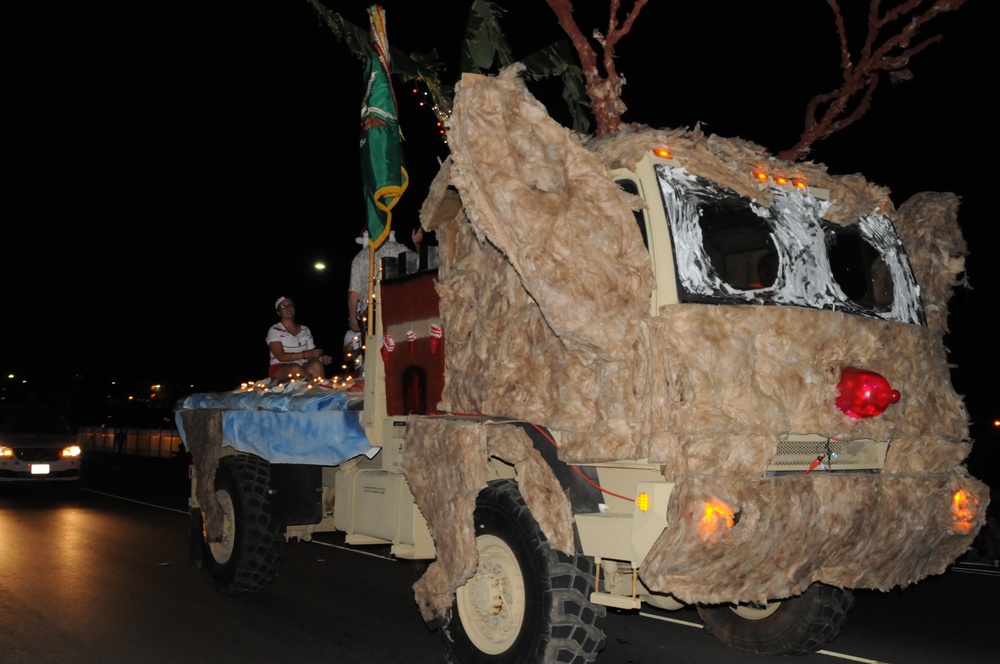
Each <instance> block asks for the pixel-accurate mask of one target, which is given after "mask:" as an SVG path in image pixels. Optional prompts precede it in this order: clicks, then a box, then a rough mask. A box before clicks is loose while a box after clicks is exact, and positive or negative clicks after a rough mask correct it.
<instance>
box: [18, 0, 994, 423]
mask: <svg viewBox="0 0 1000 664" xmlns="http://www.w3.org/2000/svg"><path fill="white" fill-rule="evenodd" d="M20 4H22V5H25V6H23V7H18V8H15V9H8V10H6V14H7V20H6V21H5V22H6V24H7V28H8V31H9V32H10V33H11V34H13V35H16V36H17V37H16V38H15V41H14V42H13V45H12V48H11V50H12V53H13V57H12V58H11V59H10V60H9V61H8V69H9V70H10V71H12V77H11V79H10V82H11V83H12V86H11V87H8V89H7V93H6V94H5V99H6V104H5V106H6V107H7V109H8V113H7V116H8V117H9V118H10V121H9V124H8V127H9V131H8V134H7V139H6V143H7V145H8V146H9V147H8V148H7V149H5V150H4V154H5V156H6V159H7V161H8V167H7V168H6V169H5V170H6V172H7V173H8V177H7V181H6V187H5V190H6V192H7V196H5V208H6V211H5V213H4V220H5V221H4V228H5V233H4V237H5V240H6V241H5V243H4V259H3V280H4V281H3V282H4V283H5V284H6V286H7V307H6V308H5V311H6V312H7V313H6V314H5V316H6V324H5V325H4V326H3V328H4V334H5V337H4V339H3V340H2V343H0V348H2V355H0V369H2V370H3V372H4V374H7V373H8V372H10V371H12V370H13V371H16V372H18V374H19V375H27V376H31V375H32V374H33V373H34V374H36V375H40V376H45V377H46V378H48V377H49V376H51V375H58V374H61V373H65V372H74V373H85V374H97V375H102V376H103V375H107V376H111V377H119V378H135V379H138V380H142V381H150V382H163V383H170V382H190V383H192V384H195V385H197V386H198V388H199V389H230V388H232V387H235V386H236V385H238V384H239V382H241V381H243V380H246V379H251V378H259V377H261V376H262V375H263V374H264V371H263V369H264V366H265V364H266V348H265V344H264V335H265V332H266V328H267V326H268V325H269V324H270V323H271V322H272V321H273V320H274V315H273V303H274V300H275V299H276V298H277V297H278V296H279V295H289V296H292V297H295V298H296V299H297V301H298V303H299V320H300V322H303V323H305V324H307V325H309V326H310V327H312V328H313V331H314V333H315V334H316V336H317V337H318V341H319V344H320V345H321V346H326V347H328V348H331V349H332V348H335V347H336V346H337V345H338V343H339V341H340V339H341V335H342V333H343V330H342V323H341V321H342V320H343V318H344V312H345V310H346V306H345V303H344V300H345V294H346V288H347V271H348V268H347V263H348V261H349V258H350V257H351V256H352V255H353V254H354V253H355V252H356V251H357V250H358V249H359V248H360V247H359V246H358V245H357V244H355V243H354V241H353V240H354V237H355V235H356V233H357V230H358V228H359V226H360V225H361V224H362V223H363V212H362V207H361V185H360V177H359V175H358V167H357V161H358V152H357V141H358V129H357V116H358V108H359V105H360V101H361V93H362V89H361V64H360V62H359V61H358V60H357V59H355V58H354V57H353V56H352V55H351V54H350V53H349V52H348V51H347V49H346V48H345V47H344V46H343V45H341V44H340V43H339V42H338V41H337V40H336V39H335V38H334V37H333V35H332V33H331V32H330V31H329V29H328V28H326V27H325V26H324V25H322V24H321V23H320V22H319V21H318V19H317V17H316V15H315V12H314V11H313V9H312V8H311V7H310V6H309V4H308V3H307V2H305V0H300V1H298V2H290V1H287V0H285V1H281V2H278V1H276V0H269V1H264V0H248V1H245V2H235V3H197V9H195V5H194V4H192V3H153V4H151V3H135V2H128V3H126V2H121V1H116V0H110V1H109V2H104V3H20ZM369 4H371V3H370V2H354V1H341V2H336V3H334V2H329V3H328V5H330V6H331V7H333V8H334V9H335V10H336V11H339V12H340V13H341V14H342V15H344V16H345V17H346V18H348V19H349V20H353V21H354V22H356V23H358V24H362V25H363V24H366V21H367V18H366V14H365V8H366V7H368V6H369ZM500 4H504V3H500ZM507 4H508V5H509V6H516V9H515V10H513V11H512V12H511V13H510V14H508V16H507V19H506V20H505V21H504V23H503V26H504V28H505V30H506V32H507V34H508V36H509V37H510V38H511V41H512V43H513V44H514V49H515V55H525V54H526V53H527V52H529V51H530V50H534V49H535V48H538V47H540V46H542V45H544V44H547V43H549V42H551V41H553V40H555V39H557V38H560V37H562V36H563V35H562V32H561V31H560V29H559V27H558V25H557V24H556V22H555V18H554V16H553V15H552V13H551V10H549V8H548V7H547V6H546V5H545V3H544V2H543V0H531V1H530V2H529V1H527V0H522V1H520V2H517V3H507ZM577 4H583V3H580V2H578V3H577ZM587 4H588V5H591V4H593V5H603V4H604V3H590V2H588V3H587ZM623 4H630V3H623ZM728 4H731V5H735V7H728V6H727V8H726V9H725V10H723V9H721V5H720V4H719V3H676V2H655V1H654V2H651V3H650V4H649V5H647V6H646V8H645V9H644V10H643V13H642V15H641V16H640V18H639V21H638V22H637V24H636V27H635V29H634V30H633V31H632V33H631V34H629V35H628V36H627V37H626V38H625V39H624V40H623V42H622V43H621V44H620V46H619V49H618V55H619V58H618V67H619V71H620V72H621V73H623V74H624V76H625V77H626V79H627V85H626V87H625V90H624V94H623V98H624V101H625V103H626V104H627V105H628V106H629V111H628V112H627V113H626V115H625V116H624V119H625V120H626V121H631V122H640V123H644V124H649V125H654V126H670V127H672V126H691V125H693V124H694V123H696V122H701V123H702V124H703V127H704V128H705V129H706V130H707V131H710V132H714V133H718V134H722V135H729V136H731V135H740V136H742V137H744V138H747V139H750V140H753V141H755V142H757V143H760V144H762V145H764V146H766V147H768V148H770V149H772V150H773V151H778V150H780V149H782V148H785V147H788V146H790V145H791V144H792V143H794V142H795V139H796V138H797V137H798V135H799V133H800V132H801V127H802V122H803V116H804V109H805V104H806V102H807V100H808V99H809V97H810V96H812V95H813V94H816V93H819V92H823V91H826V90H828V89H830V88H832V87H834V86H835V85H836V84H837V76H838V65H839V52H838V47H837V42H836V34H835V31H834V26H833V20H832V13H831V11H830V9H829V8H828V6H827V4H826V3H825V2H820V1H819V0H816V1H815V2H812V3H763V4H762V3H727V5H728ZM851 4H853V3H851ZM60 5H66V6H60ZM470 5H471V0H464V1H462V2H450V1H449V2H438V3H417V2H412V1H405V2H384V3H383V7H385V9H386V12H387V17H388V33H389V41H390V43H391V44H393V45H394V46H398V47H400V48H402V49H404V50H407V51H414V50H418V51H429V50H431V49H432V48H436V49H437V50H438V52H439V54H441V55H442V57H443V58H444V59H445V61H446V62H447V63H448V64H449V65H450V66H451V67H452V68H453V69H452V70H451V71H452V72H453V73H452V74H451V76H452V80H453V78H454V76H455V74H454V67H455V66H456V63H457V58H456V54H457V49H458V46H459V44H460V42H461V39H462V34H463V28H464V22H465V18H466V14H467V10H468V7H469V6H470ZM429 6H433V7H435V9H432V10H429V9H427V7H429ZM441 7H447V8H446V9H443V8H441ZM987 7H988V3H986V2H984V1H983V0H970V1H969V2H967V3H966V5H965V6H964V7H963V8H962V9H960V10H959V11H958V12H956V13H953V14H945V15H942V16H940V17H938V18H937V19H935V20H934V21H933V22H932V23H931V24H930V25H929V26H928V31H927V33H926V34H928V35H929V34H942V35H943V36H944V39H943V41H941V42H939V43H937V44H935V45H933V46H931V47H930V48H929V49H928V50H927V51H925V52H924V53H922V54H920V55H918V56H917V57H916V58H914V59H913V61H912V63H911V70H912V72H913V74H914V77H915V78H914V80H912V81H909V82H906V83H905V84H902V85H891V84H889V83H888V82H887V81H885V82H883V83H882V85H881V86H880V87H879V89H878V91H877V92H876V96H875V100H874V105H873V109H872V111H871V112H869V113H868V115H866V116H865V117H864V118H862V120H861V121H859V122H858V123H857V124H856V125H855V126H853V127H851V128H849V129H847V130H845V131H843V132H840V133H838V134H835V135H834V136H833V137H831V138H829V139H827V140H825V141H823V142H821V143H818V144H816V146H815V148H814V152H813V158H814V159H815V160H816V161H820V162H823V163H825V164H827V165H828V167H829V170H830V171H831V172H833V173H848V172H851V173H853V172H863V173H865V174H866V176H867V177H868V178H869V179H871V180H873V181H875V182H877V183H879V184H881V185H885V186H888V187H890V188H891V190H892V191H893V199H894V202H895V203H896V204H897V205H899V204H901V203H902V202H903V201H904V200H905V199H906V198H907V197H908V196H909V195H911V194H913V193H915V192H918V191H926V190H935V191H953V192H956V193H957V194H959V195H960V196H961V197H962V200H963V205H962V210H961V214H960V219H961V223H962V226H963V230H964V233H965V236H966V239H967V241H968V242H969V245H970V248H971V251H972V253H971V256H970V257H969V260H968V271H969V274H970V278H971V281H972V285H973V290H971V291H964V292H962V293H961V294H960V296H959V298H958V300H957V304H956V307H955V309H954V311H953V314H952V318H951V326H952V335H951V337H950V338H949V340H948V344H949V347H950V348H951V349H952V351H953V358H954V360H955V361H956V362H957V363H958V364H959V366H960V369H959V370H958V371H956V374H955V377H956V386H957V388H958V390H959V392H960V393H963V394H967V396H968V402H969V404H970V410H972V412H973V417H974V419H975V420H977V421H976V422H975V423H974V426H975V427H976V428H977V429H978V431H979V436H981V437H982V436H987V435H989V436H992V437H993V442H994V443H995V442H996V441H995V439H996V434H995V432H993V431H990V430H987V428H986V427H985V426H983V425H984V424H985V420H987V419H988V418H991V417H996V416H998V415H1000V412H998V411H997V403H998V400H997V398H996V396H997V393H996V388H995V382H994V380H993V379H992V376H993V375H994V374H995V372H996V370H997V368H998V362H997V351H996V345H995V342H994V340H993V339H992V338H989V339H988V338H987V334H988V332H987V330H989V329H991V326H990V325H989V324H988V321H989V320H991V318H992V316H990V314H989V312H990V311H995V309H996V305H997V302H996V292H997V286H998V278H997V269H996V267H995V264H996V261H995V260H993V259H992V257H991V256H990V253H989V247H990V244H989V243H988V236H987V232H988V225H989V224H992V223H993V222H992V218H987V217H986V215H985V212H986V205H985V195H984V194H983V193H982V189H983V188H984V187H989V184H988V183H989V178H988V176H987V175H986V174H984V172H983V171H984V155H985V158H986V159H988V158H989V155H990V154H992V152H993V150H992V145H993V143H994V139H993V132H992V124H993V120H994V118H993V116H992V112H993V111H992V107H991V106H990V105H988V104H987V102H986V94H987V91H988V90H989V87H988V84H989V82H990V81H991V80H992V78H991V76H992V71H993V68H992V66H991V65H993V64H994V62H995V58H994V57H993V55H992V52H991V53H989V55H988V54H987V46H986V45H987V41H986V39H987V38H990V39H992V38H993V35H992V34H989V35H988V34H987V30H988V29H987V27H986V26H987V25H990V24H991V22H990V21H988V20H987V18H988V17H987V16H986V12H987ZM591 11H592V10H588V13H589V12H591ZM577 16H578V19H579V21H580V22H581V24H583V25H585V26H588V29H589V28H593V27H597V26H600V27H602V28H603V27H604V26H605V25H606V20H607V19H606V15H605V18H602V19H601V20H599V21H598V20H593V19H591V20H589V21H588V18H587V16H586V15H583V14H582V13H581V12H578V14H577ZM585 31H586V30H585ZM396 93H397V97H398V98H399V100H400V104H399V105H400V109H399V110H400V114H401V118H402V122H403V130H404V135H405V136H406V139H407V140H406V143H405V148H404V149H405V153H406V160H407V165H408V167H409V171H410V173H411V186H410V189H409V190H408V191H407V193H406V194H405V195H404V196H403V198H402V199H401V202H400V204H399V206H398V207H397V208H396V214H395V226H396V227H397V228H399V229H400V230H399V233H398V234H399V235H400V236H408V235H409V230H410V229H411V228H413V227H414V226H415V224H416V211H417V209H418V208H419V205H420V203H421V201H422V197H423V192H422V188H426V185H427V183H428V182H429V180H430V178H431V177H432V176H433V174H434V172H435V170H436V163H437V160H438V159H439V158H441V157H443V156H444V155H445V154H446V150H447V148H446V146H445V145H444V143H443V142H442V141H441V140H440V139H439V138H438V137H437V136H436V128H435V127H434V117H433V115H432V113H431V112H430V111H429V110H428V109H426V108H421V107H419V106H418V105H417V104H416V103H415V99H417V97H415V96H414V95H412V93H411V92H410V88H409V86H406V85H402V84H398V83H397V85H396ZM537 94H539V96H540V97H542V98H544V99H547V98H548V97H545V95H546V94H548V93H547V92H546V91H545V89H539V90H538V91H537ZM552 108H553V110H554V112H555V113H557V114H558V113H560V112H561V109H559V108H558V107H557V106H553V107H552ZM987 113H990V117H989V118H987ZM11 147H12V148H13V149H11ZM985 163H986V164H988V163H989V162H985ZM317 259H322V260H325V261H326V263H327V265H328V266H329V268H328V270H327V271H326V273H323V274H320V273H317V272H316V271H315V270H314V269H313V268H312V265H313V263H314V262H315V261H316V260H317ZM987 377H988V379H987ZM986 390H991V391H992V392H987V391H986ZM974 433H975V431H974Z"/></svg>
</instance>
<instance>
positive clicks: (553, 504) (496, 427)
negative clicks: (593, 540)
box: [404, 417, 574, 625]
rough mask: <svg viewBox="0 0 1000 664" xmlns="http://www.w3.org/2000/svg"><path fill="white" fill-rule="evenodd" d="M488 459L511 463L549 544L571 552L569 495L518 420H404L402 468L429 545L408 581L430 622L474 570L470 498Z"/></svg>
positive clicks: (483, 481) (446, 610)
mask: <svg viewBox="0 0 1000 664" xmlns="http://www.w3.org/2000/svg"><path fill="white" fill-rule="evenodd" d="M541 438H542V440H543V441H544V436H542V437H541ZM544 445H551V442H549V441H545V442H544ZM491 457H494V458H497V459H500V460H502V461H504V462H506V463H508V464H510V465H512V466H514V469H515V472H516V474H517V481H518V489H519V491H520V493H521V495H522V497H523V499H524V502H525V504H526V505H527V507H528V509H529V510H530V512H531V514H532V516H533V517H534V518H535V520H536V521H537V522H538V525H539V528H540V529H541V530H542V533H543V534H544V535H545V537H546V538H547V540H548V541H549V543H550V544H551V546H552V547H553V548H555V549H557V550H559V551H562V552H564V553H567V554H572V553H573V552H574V529H573V513H572V509H571V501H570V498H569V496H568V495H567V491H566V490H565V489H564V487H563V485H562V484H561V483H560V481H559V479H557V475H556V473H555V472H554V470H553V467H552V465H550V463H548V462H547V461H546V460H545V459H544V458H543V456H542V453H541V452H540V451H539V449H537V448H536V447H535V443H534V442H533V440H532V438H531V436H529V435H528V433H527V429H526V428H525V425H523V424H521V423H508V422H502V421H499V422H498V421H496V420H488V421H487V420H484V419H483V418H464V417H463V418H457V417H413V418H410V420H408V422H407V431H406V455H405V456H404V472H405V474H406V479H407V483H408V484H409V486H410V491H411V492H412V493H413V497H414V500H415V502H416V503H417V506H418V507H419V508H420V511H421V512H422V513H423V515H424V517H425V519H426V520H427V525H428V529H429V530H430V532H431V535H432V536H433V538H434V543H435V549H436V551H437V558H436V559H435V560H434V562H432V563H431V564H430V565H429V566H428V567H427V570H426V571H425V573H424V574H423V576H422V577H421V578H420V579H419V580H418V581H417V582H416V583H415V584H414V594H415V598H416V601H417V605H418V606H419V607H420V611H421V615H422V616H423V618H424V620H425V622H427V623H428V624H430V625H441V624H444V623H447V621H448V619H449V617H450V616H449V614H450V611H451V606H452V604H453V602H454V594H455V589H456V588H458V587H459V586H461V585H462V584H463V583H465V582H466V581H467V580H468V579H469V578H470V577H471V576H472V574H473V573H474V572H475V570H476V567H477V564H478V552H477V550H476V540H475V532H474V529H473V514H474V511H475V505H476V498H477V496H478V495H479V493H480V492H481V491H483V490H484V489H485V488H486V486H487V476H488V472H487V471H488V462H489V459H490V458H491ZM443 459H447V460H448V462H447V463H443V462H442V460H443ZM442 487H448V489H449V490H448V491H442V490H441V489H442Z"/></svg>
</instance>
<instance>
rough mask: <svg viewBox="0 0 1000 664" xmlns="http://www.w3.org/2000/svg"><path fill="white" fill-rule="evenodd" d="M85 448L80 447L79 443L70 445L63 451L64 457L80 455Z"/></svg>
mask: <svg viewBox="0 0 1000 664" xmlns="http://www.w3.org/2000/svg"><path fill="white" fill-rule="evenodd" d="M82 451H83V450H81V449H80V446H79V445H70V446H69V447H64V448H63V451H62V456H63V457H78V456H80V453H81V452H82Z"/></svg>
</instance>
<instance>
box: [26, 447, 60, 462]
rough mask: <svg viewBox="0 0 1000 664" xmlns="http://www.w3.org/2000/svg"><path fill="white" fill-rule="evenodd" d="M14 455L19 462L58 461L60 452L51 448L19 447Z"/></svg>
mask: <svg viewBox="0 0 1000 664" xmlns="http://www.w3.org/2000/svg"><path fill="white" fill-rule="evenodd" d="M14 454H15V455H17V458H18V459H20V460H21V461H58V460H59V459H60V458H61V455H62V450H61V449H54V448H51V447H19V448H16V449H15V450H14Z"/></svg>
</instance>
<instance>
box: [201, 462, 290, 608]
mask: <svg viewBox="0 0 1000 664" xmlns="http://www.w3.org/2000/svg"><path fill="white" fill-rule="evenodd" d="M270 470H271V467H270V464H269V463H268V462H267V461H265V460H263V459H261V458H260V457H256V456H251V455H246V454H240V455H234V456H227V457H223V458H222V459H221V460H220V461H219V469H218V470H217V471H216V473H215V495H216V497H217V498H218V499H219V503H220V504H221V505H222V514H223V519H222V539H221V541H219V542H211V543H206V544H205V548H204V557H203V560H204V562H203V564H204V567H205V569H206V570H207V571H208V575H209V577H210V578H211V579H212V583H213V584H214V585H215V587H216V588H218V589H219V590H222V591H223V592H227V593H247V592H259V591H261V590H263V589H264V587H265V586H267V585H268V584H270V583H271V582H272V581H274V580H275V579H276V578H277V576H278V564H279V563H280V562H281V558H282V555H283V553H284V547H285V537H284V534H283V533H282V531H281V528H280V527H279V526H278V525H277V524H275V523H274V522H273V521H272V520H271V502H270V500H269V498H268V492H267V491H268V479H269V477H270Z"/></svg>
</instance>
